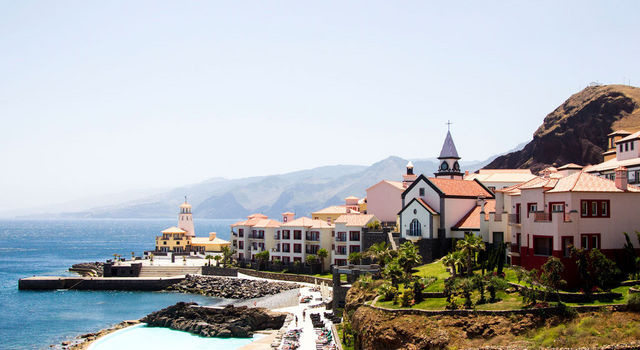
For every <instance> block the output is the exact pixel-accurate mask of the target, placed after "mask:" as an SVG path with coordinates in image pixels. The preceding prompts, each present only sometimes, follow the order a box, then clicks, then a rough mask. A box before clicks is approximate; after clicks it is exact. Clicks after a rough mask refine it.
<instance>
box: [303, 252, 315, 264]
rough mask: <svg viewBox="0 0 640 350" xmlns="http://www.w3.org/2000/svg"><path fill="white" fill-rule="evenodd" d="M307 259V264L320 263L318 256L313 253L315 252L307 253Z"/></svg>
mask: <svg viewBox="0 0 640 350" xmlns="http://www.w3.org/2000/svg"><path fill="white" fill-rule="evenodd" d="M305 260H306V261H307V264H309V265H313V264H317V263H318V256H316V255H313V254H309V255H307V258H306V259H305Z"/></svg>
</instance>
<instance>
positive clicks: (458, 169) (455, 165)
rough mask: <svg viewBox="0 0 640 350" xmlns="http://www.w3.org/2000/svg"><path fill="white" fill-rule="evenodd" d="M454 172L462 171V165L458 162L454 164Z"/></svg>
mask: <svg viewBox="0 0 640 350" xmlns="http://www.w3.org/2000/svg"><path fill="white" fill-rule="evenodd" d="M453 171H460V164H458V161H456V162H455V163H453Z"/></svg>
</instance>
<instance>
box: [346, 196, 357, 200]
mask: <svg viewBox="0 0 640 350" xmlns="http://www.w3.org/2000/svg"><path fill="white" fill-rule="evenodd" d="M348 199H360V198H358V197H356V196H349V197H347V198H345V200H348Z"/></svg>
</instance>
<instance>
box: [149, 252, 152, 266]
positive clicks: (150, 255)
mask: <svg viewBox="0 0 640 350" xmlns="http://www.w3.org/2000/svg"><path fill="white" fill-rule="evenodd" d="M149 260H151V265H153V253H151V254H149Z"/></svg>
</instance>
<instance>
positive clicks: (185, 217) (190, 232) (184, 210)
mask: <svg viewBox="0 0 640 350" xmlns="http://www.w3.org/2000/svg"><path fill="white" fill-rule="evenodd" d="M178 227H179V228H180V229H182V230H184V231H186V232H187V233H186V235H187V236H191V237H194V236H195V235H196V230H195V229H194V228H193V215H192V214H191V204H189V203H187V196H184V203H182V204H181V205H180V216H179V217H178Z"/></svg>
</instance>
